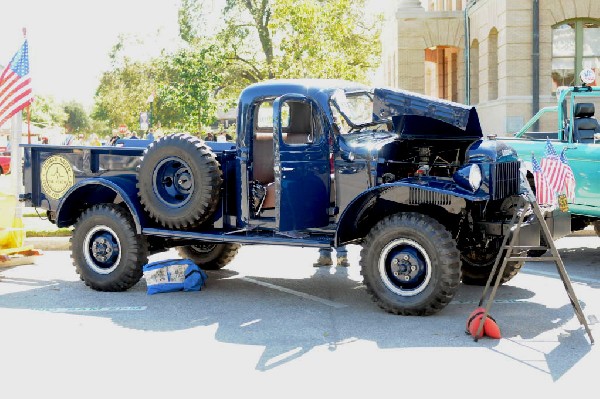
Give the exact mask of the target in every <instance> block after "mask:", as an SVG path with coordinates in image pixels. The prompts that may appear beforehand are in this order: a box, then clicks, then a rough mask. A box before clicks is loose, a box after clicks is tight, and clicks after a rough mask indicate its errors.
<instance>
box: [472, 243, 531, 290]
mask: <svg viewBox="0 0 600 399" xmlns="http://www.w3.org/2000/svg"><path fill="white" fill-rule="evenodd" d="M497 254H498V252H497V251H496V252H493V253H492V252H487V253H485V254H480V253H474V252H473V251H465V252H463V253H461V255H460V258H461V261H462V282H463V284H466V285H479V286H484V285H486V284H487V281H488V278H489V277H490V274H491V273H492V269H493V268H494V262H495V261H496V256H497ZM501 262H502V259H500V263H499V264H498V268H497V269H496V275H495V276H494V277H493V278H492V282H491V284H495V283H496V278H497V277H498V272H499V271H500V266H502V263H501ZM522 267H523V262H522V261H508V262H506V266H505V267H504V273H502V278H501V279H500V284H504V283H507V282H508V281H510V280H511V279H512V278H513V277H515V276H516V275H517V274H518V273H519V271H520V270H521V268H522Z"/></svg>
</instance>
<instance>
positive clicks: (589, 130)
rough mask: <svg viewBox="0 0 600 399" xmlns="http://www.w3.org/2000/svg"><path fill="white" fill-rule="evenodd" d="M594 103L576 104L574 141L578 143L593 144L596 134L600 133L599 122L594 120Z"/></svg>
mask: <svg viewBox="0 0 600 399" xmlns="http://www.w3.org/2000/svg"><path fill="white" fill-rule="evenodd" d="M594 111H595V109H594V104H593V103H577V104H575V115H574V119H573V141H574V142H576V143H593V142H594V134H595V133H600V125H599V124H598V120H597V119H596V118H594Z"/></svg>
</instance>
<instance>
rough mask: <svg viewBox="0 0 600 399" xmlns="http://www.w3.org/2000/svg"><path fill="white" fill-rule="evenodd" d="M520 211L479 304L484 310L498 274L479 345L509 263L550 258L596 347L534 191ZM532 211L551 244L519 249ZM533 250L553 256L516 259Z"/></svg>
mask: <svg viewBox="0 0 600 399" xmlns="http://www.w3.org/2000/svg"><path fill="white" fill-rule="evenodd" d="M532 198H533V199H532ZM518 209H520V211H517V212H515V213H514V215H513V218H512V221H511V225H510V230H511V232H512V234H507V235H505V236H504V241H503V242H502V247H501V248H500V251H499V252H498V256H497V257H496V262H495V263H494V267H493V268H492V272H491V273H490V276H489V278H488V281H487V283H486V285H485V288H484V290H483V294H482V295H481V300H480V301H479V307H481V305H482V304H483V302H484V298H485V296H486V293H487V291H488V289H489V288H490V287H491V286H492V280H493V278H494V276H495V275H497V276H498V278H496V281H495V282H494V284H493V287H492V291H491V293H490V295H489V298H488V300H487V305H486V306H485V311H484V314H483V317H482V319H481V321H480V323H479V327H478V329H477V334H475V342H477V340H478V339H479V338H478V337H481V336H482V332H483V325H484V323H485V320H486V318H487V317H488V315H489V311H490V308H491V307H492V303H493V302H494V297H495V296H496V291H497V289H498V286H499V285H500V280H501V278H500V276H502V275H503V273H504V269H505V267H506V263H507V262H509V261H529V262H544V261H546V260H548V259H552V260H553V261H554V263H555V264H556V269H557V270H558V274H559V275H560V278H561V280H562V282H563V285H564V286H565V290H566V291H567V295H568V296H569V300H570V301H571V305H573V309H574V311H575V315H576V316H577V319H578V320H579V323H580V324H581V325H583V326H584V328H585V331H586V332H587V334H588V336H589V338H590V343H591V344H592V345H593V344H594V338H593V337H592V332H591V331H590V327H589V326H588V324H587V321H586V319H585V316H584V314H583V311H582V310H581V306H580V305H579V301H578V300H577V297H576V296H575V291H573V286H572V285H571V280H570V278H569V276H568V274H567V271H566V269H565V265H564V263H563V261H562V258H561V257H560V254H559V253H558V250H557V249H556V246H555V245H554V240H553V239H552V234H551V233H550V229H549V228H548V225H547V224H546V220H545V218H544V214H543V213H542V210H541V209H540V206H539V204H538V203H537V201H536V200H535V196H533V195H531V191H530V195H529V196H528V198H525V197H523V196H522V197H520V199H519V205H518ZM530 209H532V210H533V213H534V214H535V216H536V218H537V219H538V221H539V222H540V225H541V227H542V233H543V234H544V237H545V238H546V240H545V241H546V243H547V244H548V245H547V246H539V247H538V246H516V245H515V243H516V242H517V240H518V237H519V231H520V229H521V225H522V224H523V221H524V219H525V215H527V214H528V213H529V210H530ZM517 219H518V221H517ZM509 236H510V237H511V239H510V244H509V245H506V244H507V241H508V237H509ZM530 249H549V250H550V256H541V257H528V256H514V255H520V253H521V252H523V251H527V250H530ZM514 250H518V254H513V251H514ZM505 251H506V255H505V256H504V258H503V260H502V264H501V265H500V270H499V272H498V273H497V274H496V269H497V268H498V264H499V263H500V259H501V258H502V254H504V252H505Z"/></svg>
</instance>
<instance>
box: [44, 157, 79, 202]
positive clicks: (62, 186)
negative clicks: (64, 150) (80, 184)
mask: <svg viewBox="0 0 600 399" xmlns="http://www.w3.org/2000/svg"><path fill="white" fill-rule="evenodd" d="M41 180H42V189H43V190H44V192H45V193H46V195H47V196H48V197H50V198H54V199H59V198H60V197H62V196H63V195H64V194H65V193H66V192H67V190H68V189H69V188H71V186H73V184H74V183H75V174H74V173H73V168H72V167H71V164H70V163H69V161H68V160H67V159H66V158H65V157H62V156H60V155H52V156H51V157H48V159H46V160H45V161H44V163H43V164H42V173H41Z"/></svg>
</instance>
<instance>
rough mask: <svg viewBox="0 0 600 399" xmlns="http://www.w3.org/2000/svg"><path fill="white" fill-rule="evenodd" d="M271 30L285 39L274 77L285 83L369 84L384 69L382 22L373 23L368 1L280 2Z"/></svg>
mask: <svg viewBox="0 0 600 399" xmlns="http://www.w3.org/2000/svg"><path fill="white" fill-rule="evenodd" d="M273 3H274V4H273V21H272V23H271V25H270V27H271V29H272V30H273V31H274V32H276V34H277V37H278V38H279V39H280V44H279V51H278V54H280V55H279V56H278V57H277V58H276V59H275V60H274V64H275V65H274V66H273V68H272V70H273V71H275V73H276V74H277V76H278V77H281V78H298V77H306V78H308V77H314V78H334V79H348V80H355V81H362V82H366V81H367V74H368V72H369V71H372V70H374V69H375V68H377V66H378V65H379V59H380V55H381V46H380V44H379V43H380V40H379V36H380V29H379V28H378V27H377V26H378V25H377V24H378V23H379V22H380V20H381V18H376V19H375V20H373V21H368V18H367V16H366V15H365V13H364V6H365V5H364V3H365V1H364V0H325V1H317V0H277V1H274V2H273Z"/></svg>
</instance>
